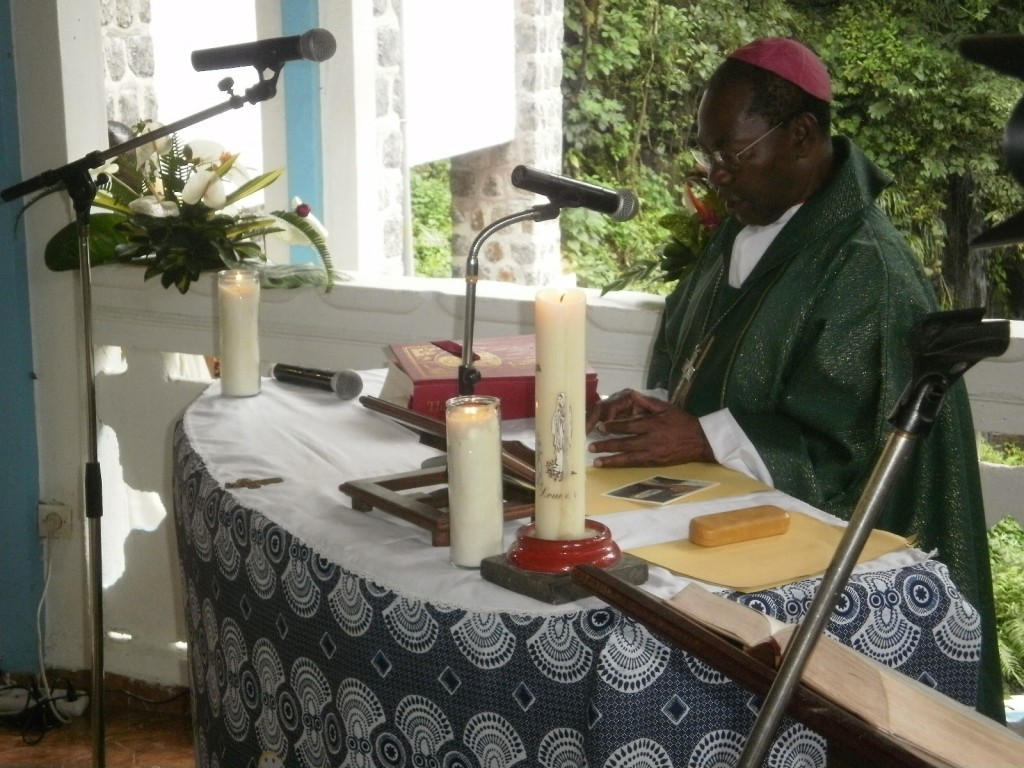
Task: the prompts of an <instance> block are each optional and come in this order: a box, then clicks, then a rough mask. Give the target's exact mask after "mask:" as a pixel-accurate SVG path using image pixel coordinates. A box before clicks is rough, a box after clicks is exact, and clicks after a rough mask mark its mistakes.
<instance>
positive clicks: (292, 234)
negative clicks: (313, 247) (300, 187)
mask: <svg viewBox="0 0 1024 768" xmlns="http://www.w3.org/2000/svg"><path fill="white" fill-rule="evenodd" d="M292 213H293V214H295V216H297V217H299V219H301V220H302V221H303V223H304V224H305V225H307V226H309V227H310V228H311V229H312V230H313V232H314V233H315V234H316V235H319V236H320V239H321V240H324V241H326V240H327V228H326V227H324V225H323V224H322V223H321V222H320V219H318V218H317V217H316V216H315V215H314V214H313V209H312V208H310V207H309V205H308V204H306V203H304V202H302V199H301V198H298V197H293V198H292ZM277 218H278V221H277V223H276V226H277V227H278V228H279V229H280V230H281V231H280V232H275V233H274V234H275V235H276V237H277V238H278V239H279V240H283V241H284V242H286V243H288V244H289V245H309V244H310V238H309V236H307V234H306V233H305V232H303V231H302V230H300V229H299V228H298V227H297V226H295V225H294V224H292V223H291V222H290V221H287V220H286V219H283V218H280V217H277Z"/></svg>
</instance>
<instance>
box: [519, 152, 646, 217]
mask: <svg viewBox="0 0 1024 768" xmlns="http://www.w3.org/2000/svg"><path fill="white" fill-rule="evenodd" d="M512 186H514V187H519V189H525V190H526V191H527V192H535V193H537V194H538V195H544V196H546V197H548V198H550V200H551V202H552V203H555V204H556V205H559V206H562V207H565V208H588V209H589V210H591V211H597V212H598V213H607V214H608V215H609V216H611V217H612V218H613V219H615V221H628V220H629V219H632V218H633V217H634V216H636V214H637V212H638V211H639V210H640V201H639V200H637V197H636V195H635V194H634V193H633V192H630V191H629V190H628V189H608V188H607V187H599V186H597V185H596V184H590V183H588V182H586V181H577V180H576V179H570V178H567V177H565V176H559V175H557V174H554V173H547V172H545V171H538V170H535V169H534V168H527V167H526V166H525V165H517V166H516V167H515V168H513V169H512Z"/></svg>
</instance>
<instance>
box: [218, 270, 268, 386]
mask: <svg viewBox="0 0 1024 768" xmlns="http://www.w3.org/2000/svg"><path fill="white" fill-rule="evenodd" d="M217 299H218V305H219V307H220V387H221V392H222V393H223V394H225V395H231V396H233V397H249V396H251V395H256V394H259V391H260V334H259V317H260V281H259V275H258V274H256V273H255V272H253V271H251V270H244V269H226V270H223V271H222V272H218V273H217Z"/></svg>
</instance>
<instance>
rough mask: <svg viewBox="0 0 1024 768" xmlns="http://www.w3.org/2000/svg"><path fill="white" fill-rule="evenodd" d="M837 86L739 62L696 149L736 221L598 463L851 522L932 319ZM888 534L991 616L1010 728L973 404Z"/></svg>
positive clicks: (778, 54) (749, 54)
mask: <svg viewBox="0 0 1024 768" xmlns="http://www.w3.org/2000/svg"><path fill="white" fill-rule="evenodd" d="M831 98H832V91H831V82H830V80H829V76H828V72H827V70H826V69H825V67H824V65H823V64H822V63H821V61H820V59H818V57H817V56H816V55H815V54H814V53H812V52H811V51H810V50H809V49H807V48H806V47H804V46H803V45H801V44H799V43H797V42H795V41H793V40H787V39H781V38H769V39H764V40H758V41H755V42H753V43H751V44H749V45H747V46H744V47H743V48H740V49H738V50H737V51H735V52H733V53H732V54H730V55H729V57H728V58H727V59H726V60H725V61H724V62H723V63H722V65H721V66H720V67H719V68H718V70H717V71H716V72H715V73H714V74H713V75H712V77H711V79H710V81H709V82H708V85H707V89H706V92H705V94H704V96H703V98H702V100H701V104H700V109H699V111H698V116H697V128H698V130H697V138H698V141H699V143H700V146H701V149H702V151H703V152H704V154H705V156H706V164H707V167H708V179H709V182H710V183H711V184H712V185H713V186H714V187H715V188H716V189H717V191H718V194H719V196H720V198H721V199H722V201H723V202H724V204H725V206H726V212H727V213H728V214H729V218H728V219H727V220H726V221H725V222H724V223H723V224H722V226H721V227H720V228H719V229H718V230H717V231H716V233H715V236H714V238H713V240H712V241H711V243H710V244H709V246H708V248H707V250H706V251H705V253H704V254H702V256H701V258H700V259H699V262H698V264H697V265H696V268H695V269H694V270H693V272H692V273H691V274H690V275H689V276H688V277H687V278H686V279H685V280H683V281H681V283H680V284H679V285H678V286H677V287H676V289H675V290H674V291H673V293H672V294H671V295H670V296H668V297H667V299H666V302H665V311H664V316H663V319H662V324H661V328H660V331H659V334H658V336H657V338H656V339H655V342H654V350H653V355H652V360H651V367H650V371H649V376H648V382H647V383H648V386H649V387H650V388H651V389H659V388H664V389H665V390H667V392H668V393H669V394H668V397H667V399H661V398H658V397H655V396H652V395H650V394H646V393H641V392H638V391H635V390H626V391H624V392H619V393H617V394H615V395H612V396H611V397H609V398H607V399H606V400H604V401H602V402H601V403H600V404H599V405H598V406H597V407H595V408H594V409H593V410H592V411H591V413H589V414H588V420H587V427H588V431H589V430H590V429H593V428H595V427H596V428H597V429H598V430H599V432H600V433H601V437H599V438H598V439H596V440H594V441H593V442H592V443H591V445H590V450H591V451H592V452H595V453H599V454H601V455H600V456H598V457H597V458H596V460H595V465H596V466H599V467H600V466H605V467H621V466H666V465H672V464H679V463H683V462H688V461H707V462H718V463H721V464H723V465H725V466H728V467H731V468H734V469H738V470H740V471H742V472H745V473H747V474H749V475H753V476H754V477H757V478H758V479H760V480H762V481H764V482H766V483H768V484H770V485H772V486H774V487H776V488H778V489H780V490H782V491H785V492H786V493H789V494H791V495H793V496H795V497H797V498H800V499H803V500H804V501H806V502H808V503H810V504H812V505H814V506H816V507H818V508H819V509H822V510H825V511H827V512H830V513H832V514H834V515H836V516H838V517H840V518H844V519H849V518H850V517H851V515H852V514H853V511H854V508H855V506H856V504H857V501H858V500H859V498H860V495H861V493H862V491H863V490H864V487H865V485H866V483H867V480H868V478H869V476H870V474H871V471H872V470H873V469H874V466H875V464H876V462H877V460H878V457H879V456H880V454H881V451H882V448H883V446H884V443H885V442H886V440H887V438H888V436H889V434H890V431H891V426H890V425H889V422H888V418H889V415H890V414H891V412H892V409H893V407H894V405H895V404H896V402H897V400H898V399H899V396H900V394H901V393H902V391H903V390H904V389H905V388H906V386H907V385H908V384H909V383H910V381H911V356H910V351H909V348H908V346H907V334H908V331H909V329H910V328H911V326H912V325H913V324H914V323H915V322H917V321H918V320H920V319H921V318H922V317H923V316H925V315H926V314H928V313H931V312H934V311H936V310H937V309H938V306H937V302H936V298H935V293H934V290H933V288H932V287H931V285H930V284H929V282H928V280H927V278H926V277H925V275H924V272H923V270H922V269H921V267H920V264H919V263H918V261H917V259H916V258H915V257H914V255H913V253H912V252H911V251H910V249H909V247H908V246H907V243H906V241H905V240H904V238H903V237H902V236H901V235H900V234H899V233H898V232H897V231H896V229H895V228H894V227H893V225H892V223H891V222H890V221H889V219H888V218H887V217H886V216H885V214H883V213H882V211H881V210H880V209H879V208H878V206H877V205H876V204H875V200H876V198H877V197H878V196H879V194H880V193H881V192H882V190H883V189H884V188H885V187H886V186H887V185H888V183H889V179H887V178H886V177H885V176H884V175H883V174H882V172H881V171H880V169H879V168H878V167H876V166H875V165H874V164H873V163H872V162H871V161H870V160H868V159H867V158H866V157H865V156H864V154H863V153H862V152H861V151H860V150H859V149H858V148H857V147H856V145H854V144H853V142H851V141H850V140H849V139H847V138H844V137H841V136H832V135H831V107H830V102H831ZM878 527H879V528H883V529H885V530H888V531H892V532H894V533H897V534H900V535H903V536H907V537H912V538H913V540H914V541H915V542H916V545H917V546H918V547H920V548H921V549H924V550H925V551H930V550H936V552H937V555H936V556H937V558H938V559H939V560H940V561H941V562H943V563H945V564H946V565H947V566H948V568H949V571H950V575H951V578H952V579H953V582H954V583H955V584H956V585H957V587H958V588H959V589H960V590H961V591H962V592H963V593H964V594H965V595H966V596H967V597H968V599H969V600H970V602H971V604H972V605H973V606H975V607H976V608H977V610H978V612H979V614H980V619H981V622H980V624H981V631H982V634H983V651H982V659H981V667H982V674H981V679H980V681H979V692H978V709H979V710H980V711H982V712H984V713H985V714H988V715H990V716H991V717H993V718H995V719H997V720H1000V721H1002V720H1003V719H1004V716H1005V715H1004V710H1003V702H1002V690H1001V677H1000V673H999V664H998V650H997V647H996V638H995V618H994V608H993V603H992V580H991V571H990V565H989V560H988V544H987V539H986V531H985V518H984V512H983V509H982V500H981V483H980V479H979V475H978V459H977V454H976V449H975V436H974V427H973V424H972V421H971V413H970V408H969V405H968V401H967V393H966V390H965V388H964V385H963V382H962V381H961V382H958V383H957V384H956V385H955V386H954V387H953V390H952V391H951V392H950V394H949V396H948V398H947V401H946V403H945V405H944V406H943V409H942V411H941V414H940V418H939V421H938V423H936V424H935V426H934V428H933V429H932V431H931V433H930V434H929V435H928V437H927V438H925V439H923V440H921V441H919V444H918V445H917V446H916V448H915V450H914V453H913V455H912V457H911V460H910V462H909V463H908V464H907V466H906V467H905V468H904V469H903V471H902V473H901V474H900V476H899V479H898V482H897V484H896V486H895V487H894V489H893V493H892V497H891V500H890V501H889V503H888V505H887V506H886V508H885V509H884V510H883V511H882V514H881V516H880V518H879V520H878Z"/></svg>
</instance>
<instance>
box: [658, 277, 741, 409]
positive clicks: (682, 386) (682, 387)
mask: <svg viewBox="0 0 1024 768" xmlns="http://www.w3.org/2000/svg"><path fill="white" fill-rule="evenodd" d="M724 275H725V259H722V264H721V266H719V268H718V276H717V277H716V278H715V287H714V288H713V289H712V290H711V300H710V301H709V302H708V308H707V311H706V312H705V313H704V322H703V323H702V324H701V327H700V336H699V340H698V341H697V346H695V347H694V348H693V354H691V355H690V357H689V358H687V360H686V362H685V363H683V372H682V376H681V377H680V379H679V383H678V384H677V385H676V389H675V392H674V393H673V395H672V402H673V403H674V404H675V405H677V406H679V407H680V408H682V407H683V406H684V405H685V404H686V396H687V395H688V394H689V392H690V385H691V384H692V382H693V377H694V376H695V375H696V373H697V369H698V368H700V364H701V363H702V362H704V358H705V357H706V356H707V354H708V350H710V349H711V344H712V343H713V342H714V340H715V336H714V333H715V329H716V328H718V326H719V325H720V324H721V323H722V321H723V320H725V318H726V316H727V315H728V314H729V313H730V312H731V311H732V310H733V308H734V307H735V306H736V305H737V304H739V301H740V299H741V298H742V297H743V296H742V294H741V295H740V296H737V297H736V299H735V300H734V301H733V302H732V304H730V305H729V306H728V307H726V309H725V311H724V312H723V313H722V314H721V315H719V316H718V318H717V319H716V320H715V322H714V323H712V322H711V313H712V312H714V310H715V304H716V303H717V301H718V291H719V289H720V288H721V287H722V277H723V276H724ZM709 326H710V327H709Z"/></svg>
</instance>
